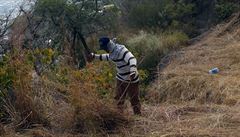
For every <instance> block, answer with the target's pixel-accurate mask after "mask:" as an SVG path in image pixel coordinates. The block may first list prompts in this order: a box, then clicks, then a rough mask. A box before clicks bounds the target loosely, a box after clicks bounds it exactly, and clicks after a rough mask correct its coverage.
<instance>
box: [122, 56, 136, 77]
mask: <svg viewBox="0 0 240 137" xmlns="http://www.w3.org/2000/svg"><path fill="white" fill-rule="evenodd" d="M124 61H125V62H126V63H128V64H129V66H130V73H131V74H130V77H131V79H134V78H135V77H136V75H137V59H136V58H135V57H134V56H133V54H132V53H131V52H127V54H126V55H125V57H124Z"/></svg>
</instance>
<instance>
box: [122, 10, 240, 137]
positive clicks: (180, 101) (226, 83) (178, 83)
mask: <svg viewBox="0 0 240 137" xmlns="http://www.w3.org/2000/svg"><path fill="white" fill-rule="evenodd" d="M239 25H240V13H239V14H237V15H235V16H234V17H233V18H232V19H231V20H230V21H229V22H228V23H226V24H222V25H219V26H217V27H216V28H215V29H214V30H212V31H211V32H208V33H206V34H205V35H204V36H203V37H202V38H201V39H200V40H199V41H198V42H196V43H195V44H194V45H192V46H190V47H187V48H184V49H182V50H181V51H179V52H175V53H173V54H172V56H171V57H168V58H169V59H170V60H168V62H167V67H166V68H164V69H162V70H161V71H160V72H159V75H158V79H157V80H156V81H155V83H153V84H152V86H151V88H150V89H149V94H148V101H149V102H151V105H146V106H145V113H144V117H142V118H139V119H137V120H135V124H134V126H133V127H132V128H131V130H127V132H126V134H127V136H147V137H149V136H150V137H159V136H161V137H203V136H204V137H207V136H209V137H238V136H240V133H239V132H240V117H239V115H240V107H239V106H240V101H239V100H240V91H239V87H240V82H239V81H240V75H239V67H240V54H239V50H240V43H239V41H240V39H239V35H240V29H239ZM165 63H166V62H165ZM214 67H218V68H219V69H220V73H219V74H216V75H210V74H208V70H209V69H211V68H214ZM174 104H175V105H174ZM186 104H187V105H186Z"/></svg>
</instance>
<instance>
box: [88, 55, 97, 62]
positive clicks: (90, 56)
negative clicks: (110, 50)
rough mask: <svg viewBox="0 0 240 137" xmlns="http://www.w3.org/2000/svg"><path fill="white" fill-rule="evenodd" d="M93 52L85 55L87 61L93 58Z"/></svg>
mask: <svg viewBox="0 0 240 137" xmlns="http://www.w3.org/2000/svg"><path fill="white" fill-rule="evenodd" d="M94 57H95V54H94V53H90V54H88V55H87V61H88V62H92V61H93V60H94Z"/></svg>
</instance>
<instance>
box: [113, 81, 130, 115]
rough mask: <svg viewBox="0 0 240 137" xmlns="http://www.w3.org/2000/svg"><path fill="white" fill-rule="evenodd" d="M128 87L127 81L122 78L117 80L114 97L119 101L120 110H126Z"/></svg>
mask: <svg viewBox="0 0 240 137" xmlns="http://www.w3.org/2000/svg"><path fill="white" fill-rule="evenodd" d="M127 88H128V86H127V85H126V83H124V82H122V81H120V80H117V86H116V96H115V98H114V99H115V100H116V102H117V107H118V109H119V110H120V112H123V111H124V102H125V99H126V95H127Z"/></svg>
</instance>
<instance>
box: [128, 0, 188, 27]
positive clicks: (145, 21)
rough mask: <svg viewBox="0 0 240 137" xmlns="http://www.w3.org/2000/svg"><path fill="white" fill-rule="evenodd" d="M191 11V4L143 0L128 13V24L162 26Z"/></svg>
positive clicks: (177, 19) (171, 0) (170, 0)
mask: <svg viewBox="0 0 240 137" xmlns="http://www.w3.org/2000/svg"><path fill="white" fill-rule="evenodd" d="M192 11H193V4H187V3H184V2H183V1H177V2H175V1H174V0H161V1H159V0H150V1H149V0H144V1H143V2H141V3H140V4H138V5H137V6H135V7H133V9H132V10H131V12H130V13H129V22H130V24H132V25H134V26H137V27H147V28H156V27H157V28H163V27H168V26H170V25H171V24H172V22H173V21H174V20H175V21H180V20H181V18H183V17H185V16H188V15H190V14H191V13H192Z"/></svg>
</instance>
